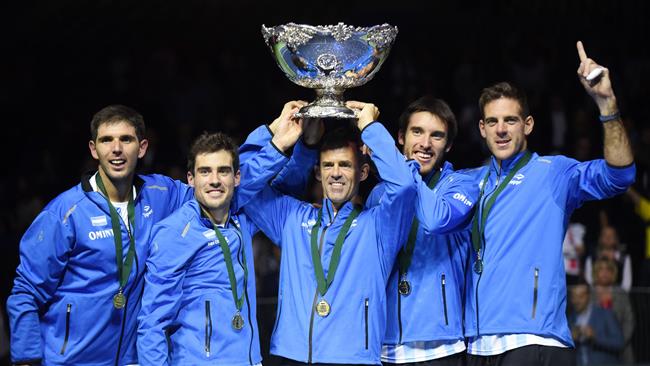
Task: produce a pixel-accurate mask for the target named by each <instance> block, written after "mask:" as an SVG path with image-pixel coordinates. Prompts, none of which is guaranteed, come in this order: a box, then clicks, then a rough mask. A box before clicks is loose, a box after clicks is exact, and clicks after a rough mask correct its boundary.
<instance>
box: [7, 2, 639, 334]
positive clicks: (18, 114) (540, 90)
mask: <svg viewBox="0 0 650 366" xmlns="http://www.w3.org/2000/svg"><path fill="white" fill-rule="evenodd" d="M649 4H650V3H649V2H647V1H641V0H637V1H542V0H532V1H531V0H529V1H514V0H512V1H492V2H481V3H480V4H477V3H474V2H471V1H456V2H451V1H449V2H433V1H432V2H426V3H425V2H421V1H411V0H403V1H399V2H395V1H392V2H390V3H386V4H379V3H377V2H370V1H365V2H352V1H347V2H343V1H328V2H316V1H303V2H262V1H261V0H258V1H249V0H240V1H229V2H221V1H195V0H188V1H167V2H165V1H151V0H148V1H102V0H98V1H97V0H95V1H66V0H59V1H41V2H18V1H12V2H4V4H3V5H1V6H0V14H1V15H0V34H2V38H1V39H2V43H1V44H0V47H1V48H0V49H1V50H2V52H1V53H2V56H0V103H1V104H2V106H3V108H2V110H1V112H0V118H1V119H2V127H0V128H1V131H2V139H1V141H2V142H3V145H2V146H3V148H4V149H3V154H2V155H3V163H2V165H1V166H2V169H1V170H0V171H1V172H2V179H1V181H0V240H1V241H0V244H1V245H2V247H1V248H2V250H3V252H2V253H3V255H2V256H3V261H2V264H3V265H2V266H1V267H0V268H1V271H2V272H1V277H0V278H1V280H0V299H1V300H5V299H6V296H7V295H8V292H9V290H10V286H11V281H12V279H13V276H14V273H15V268H16V266H17V263H18V256H17V248H18V240H19V238H20V235H22V232H23V231H24V230H25V228H26V227H27V226H28V225H29V223H30V222H31V221H32V220H33V218H34V217H35V216H36V214H37V213H38V212H39V211H40V209H41V208H42V207H43V205H44V204H46V203H47V202H48V201H49V200H51V199H52V198H54V197H55V196H56V195H57V194H58V193H60V192H62V191H64V190H65V189H67V188H69V187H71V186H73V185H74V184H76V183H78V180H79V176H80V174H81V172H83V171H85V170H87V169H92V168H93V167H94V166H95V163H94V162H93V161H92V159H91V158H90V154H89V152H88V147H87V142H88V139H89V131H88V129H89V127H88V125H89V122H90V119H91V117H92V115H93V114H94V113H95V112H96V111H98V110H99V109H100V108H102V107H104V106H106V105H108V104H115V103H120V104H126V105H129V106H132V107H134V108H135V109H137V110H138V111H140V112H141V113H142V114H143V115H144V117H145V121H146V123H147V127H148V134H149V138H150V150H149V152H148V154H147V157H146V159H145V160H144V161H143V162H142V164H141V171H143V172H160V173H165V174H168V175H171V176H174V177H178V178H183V179H184V176H185V173H184V171H185V170H184V164H185V154H186V151H187V147H188V146H189V144H190V142H191V141H192V139H193V138H194V137H195V136H197V135H198V134H199V133H200V132H202V131H204V130H208V131H217V130H220V131H224V132H227V133H230V134H232V135H233V136H236V137H237V138H238V139H239V141H243V138H245V136H246V135H247V134H248V133H249V132H250V131H252V129H253V128H255V127H256V126H258V125H259V124H261V123H268V122H270V121H272V120H273V119H274V118H275V117H276V116H277V115H278V114H279V112H280V110H281V108H282V105H283V103H284V102H286V101H288V100H291V99H297V98H301V99H305V100H313V98H314V92H313V91H311V90H307V89H304V88H301V87H298V86H296V85H294V84H292V83H291V82H290V81H289V80H288V79H287V78H286V77H285V76H284V75H283V73H282V72H281V71H280V69H279V68H278V67H277V66H276V64H275V61H274V60H273V59H272V57H271V54H270V52H269V50H268V49H267V48H266V45H265V43H264V41H263V39H262V36H261V32H260V27H261V25H262V24H266V25H267V26H271V25H279V24H284V23H287V22H295V23H308V24H314V25H316V24H323V25H324V24H335V23H337V22H339V21H342V22H345V23H347V24H352V25H358V26H370V25H375V24H381V23H389V24H392V25H396V26H398V27H399V35H398V37H397V40H396V42H395V45H394V46H393V49H392V51H391V54H390V56H389V57H388V59H387V61H386V62H385V63H384V65H383V66H382V69H381V70H380V71H379V72H378V73H377V74H376V76H375V78H374V79H373V80H372V81H370V82H369V83H368V84H366V85H364V86H361V87H358V88H355V89H351V90H349V91H348V92H346V98H347V99H358V100H364V101H370V102H373V103H375V104H377V105H378V106H379V108H380V110H381V117H380V120H381V121H382V122H383V123H384V124H385V125H387V127H388V128H389V130H390V131H391V132H395V131H396V124H395V123H396V120H397V117H398V116H399V114H400V112H401V110H402V109H403V108H404V107H405V106H406V105H407V104H408V103H409V102H411V101H413V100H414V99H416V98H417V97H419V96H421V95H422V94H426V93H431V94H434V95H436V96H438V97H440V98H443V99H445V100H447V101H448V102H449V104H450V105H451V107H452V109H453V110H454V111H455V112H456V115H457V117H458V119H459V123H460V129H461V131H460V134H459V136H458V138H457V140H456V143H455V145H454V148H453V150H452V153H451V155H450V157H449V160H450V161H452V162H454V164H455V166H456V167H457V168H467V167H471V166H476V165H479V164H481V163H482V161H483V160H484V159H485V158H486V157H487V156H488V154H487V153H486V149H485V148H484V147H483V144H482V142H481V140H480V138H479V135H478V128H477V121H478V118H479V116H478V108H477V106H476V104H477V99H478V95H479V93H480V90H481V88H483V87H485V86H488V85H489V84H491V83H494V82H497V81H502V80H511V81H514V82H515V83H517V84H518V85H519V86H521V87H522V88H523V89H525V90H526V92H527V93H528V96H529V99H530V104H531V111H532V114H533V115H534V116H535V119H536V124H535V131H534V132H533V135H532V137H531V139H530V141H529V142H530V145H531V147H532V149H533V150H535V151H537V152H539V153H540V154H554V153H563V154H566V155H569V156H573V157H576V158H578V159H580V160H586V159H590V158H595V157H601V156H602V142H601V141H602V131H601V127H600V122H599V121H598V119H597V117H598V111H597V108H596V106H595V104H594V103H593V102H592V101H591V99H590V98H589V97H588V96H587V94H586V93H585V92H584V89H583V88H582V86H581V85H580V83H579V82H578V80H577V78H576V75H575V71H576V69H577V67H578V63H579V62H578V56H577V52H576V49H575V42H576V41H577V40H582V41H583V42H584V44H585V47H586V50H587V53H588V55H589V56H590V57H592V58H594V59H595V60H596V61H597V62H599V63H601V64H603V65H606V66H607V67H609V68H610V70H611V75H612V79H613V83H614V89H615V92H616V94H617V97H618V101H619V105H620V109H621V112H622V115H623V116H624V117H625V123H626V125H627V126H628V129H629V131H630V135H631V137H632V140H633V143H634V148H635V151H636V156H637V165H638V168H639V178H638V180H637V184H636V187H637V188H638V189H639V190H640V191H641V192H644V193H645V194H646V195H647V194H648V193H650V192H648V184H649V183H648V174H647V171H648V168H647V167H648V160H649V159H650V154H649V152H650V147H649V146H650V128H649V124H648V122H647V116H648V115H649V112H650V110H649V109H650V108H649V105H650V103H649V101H648V96H650V93H649V90H648V85H649V84H650V62H649V61H650V60H649V58H650V46H649V42H648V41H649V40H648V36H649V35H650V31H649V25H648V21H647V19H648V18H650V5H649ZM562 118H564V120H565V121H566V124H565V125H564V128H565V131H564V133H559V132H558V131H559V130H558V126H556V125H554V124H553V123H552V122H551V121H553V120H555V121H558V120H562ZM554 133H555V134H557V136H555V137H554ZM366 189H367V188H366ZM601 210H602V211H604V212H606V213H607V214H608V216H609V217H610V220H611V221H612V222H613V223H614V224H615V225H616V226H617V227H618V229H619V232H620V233H621V236H622V239H623V241H624V242H625V243H627V244H628V250H629V251H630V252H631V253H633V255H634V269H635V285H647V282H648V280H649V279H648V278H644V277H643V274H642V272H641V270H642V268H643V231H642V230H643V226H642V224H641V222H640V221H639V219H638V218H637V217H636V216H635V215H634V213H633V212H632V208H631V205H630V203H629V202H628V201H626V200H625V199H623V198H618V199H614V200H611V201H608V202H606V203H593V204H591V203H590V204H588V205H586V206H585V207H584V208H583V209H581V210H579V212H577V213H576V216H575V217H577V218H579V220H581V221H584V222H591V224H590V225H589V226H588V233H587V238H588V240H589V241H590V242H593V241H594V240H595V236H596V235H597V232H598V226H597V224H598V222H597V220H598V218H597V217H596V216H597V213H598V212H600V211H601ZM2 303H3V304H4V301H2ZM263 342H264V340H263Z"/></svg>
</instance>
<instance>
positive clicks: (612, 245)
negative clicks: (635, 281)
mask: <svg viewBox="0 0 650 366" xmlns="http://www.w3.org/2000/svg"><path fill="white" fill-rule="evenodd" d="M594 258H597V259H600V258H606V259H609V260H611V261H613V262H614V263H615V264H616V266H617V274H618V276H617V280H616V282H615V283H616V284H617V285H619V286H620V287H621V288H622V289H623V290H625V291H630V289H631V288H632V260H631V259H630V255H629V254H627V252H626V250H625V245H624V244H621V242H620V240H619V238H618V232H617V230H616V228H615V227H613V226H603V228H602V229H601V230H600V236H599V237H598V246H597V248H596V255H595V256H593V255H592V256H589V257H587V260H586V261H585V279H586V280H587V283H589V284H590V285H593V284H594V279H593V277H592V274H593V273H595V271H593V270H592V266H593V263H594Z"/></svg>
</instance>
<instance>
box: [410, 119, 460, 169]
mask: <svg viewBox="0 0 650 366" xmlns="http://www.w3.org/2000/svg"><path fill="white" fill-rule="evenodd" d="M398 141H399V143H400V144H401V145H403V149H402V152H403V153H404V155H405V156H406V157H407V158H409V159H415V160H416V161H417V162H418V163H419V164H420V174H422V175H427V174H429V172H431V171H432V170H433V169H434V168H438V167H440V164H442V162H443V160H444V156H445V153H446V152H447V151H449V149H450V148H451V146H447V125H446V124H445V123H444V122H443V121H442V120H441V119H440V118H439V117H438V116H436V115H435V114H433V113H430V112H426V111H423V112H416V113H413V114H412V115H411V117H410V118H409V121H408V125H407V127H406V131H405V132H402V131H400V132H399V134H398Z"/></svg>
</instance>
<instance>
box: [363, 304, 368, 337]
mask: <svg viewBox="0 0 650 366" xmlns="http://www.w3.org/2000/svg"><path fill="white" fill-rule="evenodd" d="M368 300H369V298H367V297H366V300H365V303H364V308H363V309H364V310H363V316H364V321H365V328H366V349H368V302H369V301H368Z"/></svg>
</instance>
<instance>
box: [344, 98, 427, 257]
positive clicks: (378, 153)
mask: <svg viewBox="0 0 650 366" xmlns="http://www.w3.org/2000/svg"><path fill="white" fill-rule="evenodd" d="M347 106H348V107H349V108H353V109H357V110H360V112H359V114H358V121H357V127H358V128H359V130H361V138H362V140H363V142H364V144H366V146H367V147H368V149H369V150H370V157H371V158H372V161H373V162H374V163H375V166H376V167H377V171H378V173H379V176H380V177H381V180H382V181H383V182H384V183H383V184H384V186H385V192H384V194H383V196H382V199H381V202H380V204H379V205H378V206H375V207H374V208H373V210H375V212H376V215H377V216H376V218H377V221H376V225H377V228H378V230H377V231H378V232H379V233H380V238H379V239H380V243H381V245H382V247H383V248H384V249H385V250H386V251H387V253H386V254H387V255H388V256H389V257H390V256H392V255H394V254H395V253H396V252H397V250H398V249H399V247H401V245H402V244H403V242H404V241H406V239H407V237H408V232H409V230H410V225H411V221H412V220H413V217H414V214H415V199H416V194H417V191H416V184H415V179H414V178H413V176H414V174H416V173H417V172H414V171H413V170H412V169H415V168H417V167H415V166H413V167H411V166H409V165H408V164H407V163H406V161H405V158H404V155H402V153H401V152H400V151H399V150H398V149H397V147H396V146H395V141H394V140H393V138H392V136H391V135H390V133H389V132H388V131H387V130H386V128H385V127H384V126H383V125H382V124H381V123H379V122H377V117H378V116H379V110H378V109H377V107H376V106H374V105H373V104H369V103H362V102H354V101H351V102H348V103H347Z"/></svg>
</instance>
